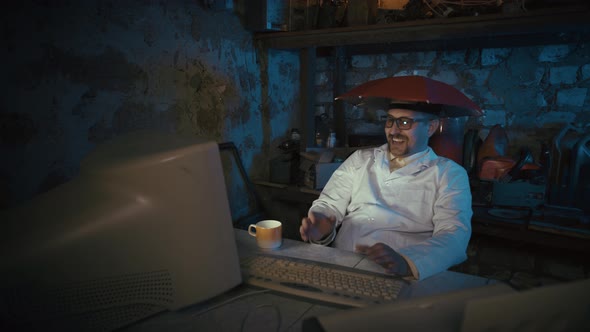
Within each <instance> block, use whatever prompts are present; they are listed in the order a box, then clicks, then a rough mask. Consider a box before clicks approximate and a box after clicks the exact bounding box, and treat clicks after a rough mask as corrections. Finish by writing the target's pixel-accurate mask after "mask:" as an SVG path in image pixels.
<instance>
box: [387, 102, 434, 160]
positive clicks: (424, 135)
mask: <svg viewBox="0 0 590 332" xmlns="http://www.w3.org/2000/svg"><path fill="white" fill-rule="evenodd" d="M387 114H388V116H389V117H393V118H396V119H399V118H408V119H411V120H414V123H413V124H412V127H411V128H410V129H399V128H398V126H397V124H396V123H393V125H392V126H391V127H390V128H387V125H386V126H385V136H386V137H387V144H388V146H389V151H390V152H391V153H392V154H393V155H394V156H396V157H404V156H409V155H411V154H414V153H417V152H420V151H424V150H425V149H426V147H427V146H428V138H429V137H430V136H432V134H434V132H435V131H436V129H437V128H438V125H439V122H438V120H432V121H428V115H427V114H424V113H421V112H416V111H411V110H406V109H400V108H392V109H390V110H389V111H387ZM390 119H391V118H390Z"/></svg>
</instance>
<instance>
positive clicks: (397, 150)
mask: <svg viewBox="0 0 590 332" xmlns="http://www.w3.org/2000/svg"><path fill="white" fill-rule="evenodd" d="M389 152H391V154H392V155H394V156H396V157H402V156H405V155H406V154H408V148H407V147H405V146H404V147H400V146H391V144H390V145H389Z"/></svg>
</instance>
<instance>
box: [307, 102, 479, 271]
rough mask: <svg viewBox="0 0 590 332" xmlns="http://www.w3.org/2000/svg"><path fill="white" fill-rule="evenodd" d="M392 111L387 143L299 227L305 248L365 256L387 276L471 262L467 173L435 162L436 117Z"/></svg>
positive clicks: (340, 180) (346, 168)
mask: <svg viewBox="0 0 590 332" xmlns="http://www.w3.org/2000/svg"><path fill="white" fill-rule="evenodd" d="M420 110H421V108H420V106H419V105H413V104H408V105H405V104H401V105H400V104H392V105H391V106H390V109H389V110H388V114H387V120H386V122H385V135H386V137H387V144H385V145H383V146H380V147H377V148H371V149H363V150H357V151H355V152H354V153H353V154H352V155H351V156H350V157H349V158H348V159H347V160H346V161H345V162H344V163H342V165H341V166H340V167H339V168H338V169H337V170H336V171H335V172H334V174H333V175H332V177H331V178H330V180H329V181H328V183H327V184H326V186H325V188H324V189H323V191H322V193H321V194H320V196H319V198H318V199H317V200H315V201H314V202H313V204H312V206H311V208H310V209H309V213H308V216H307V217H305V218H303V219H302V221H301V227H300V230H299V231H300V234H301V238H302V239H303V240H304V241H309V242H311V243H318V244H323V245H328V244H331V243H333V246H335V247H336V248H340V249H344V250H349V251H357V252H360V253H363V254H366V255H367V257H368V258H369V259H371V260H372V261H374V262H375V263H377V264H379V265H381V266H383V267H384V268H385V270H386V271H387V272H388V273H392V274H397V275H401V276H407V277H413V278H415V279H424V278H427V277H429V276H431V275H433V274H436V273H439V272H441V271H444V270H446V269H448V268H449V267H451V266H453V265H455V264H458V263H461V262H462V261H464V260H465V259H466V254H465V251H466V248H467V244H468V242H469V238H470V236H471V216H472V214H473V212H472V209H471V192H470V188H469V179H468V177H467V173H466V171H465V170H464V169H463V167H461V166H460V165H458V164H457V163H455V162H453V161H452V160H450V159H447V158H443V157H439V156H437V155H436V154H435V153H434V151H433V150H432V149H431V148H430V147H428V139H429V138H430V136H432V134H434V132H435V131H436V130H437V129H438V126H439V120H438V118H437V117H436V116H435V115H432V114H429V113H425V112H420Z"/></svg>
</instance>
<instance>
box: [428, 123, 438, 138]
mask: <svg viewBox="0 0 590 332" xmlns="http://www.w3.org/2000/svg"><path fill="white" fill-rule="evenodd" d="M439 128H440V121H439V119H433V120H430V121H429V122H428V137H431V136H432V135H434V133H435V132H437V131H438V129H439Z"/></svg>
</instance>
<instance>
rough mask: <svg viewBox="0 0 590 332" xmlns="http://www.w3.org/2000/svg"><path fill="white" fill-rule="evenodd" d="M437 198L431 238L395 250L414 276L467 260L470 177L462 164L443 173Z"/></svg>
mask: <svg viewBox="0 0 590 332" xmlns="http://www.w3.org/2000/svg"><path fill="white" fill-rule="evenodd" d="M452 166H453V165H452ZM437 197H438V198H437V199H436V201H435V204H434V207H433V209H434V217H433V220H432V222H433V224H434V230H433V235H432V238H430V239H428V240H426V241H424V242H422V243H420V244H416V245H412V246H408V247H405V248H401V249H399V250H398V252H399V253H400V254H401V255H402V256H403V257H404V258H406V260H408V261H409V263H410V264H409V265H410V266H411V267H413V270H415V271H413V272H414V276H415V277H416V278H417V279H424V278H427V277H429V276H431V275H433V274H436V273H439V272H442V271H444V270H446V269H448V268H449V267H451V266H453V265H455V264H459V263H461V262H463V261H464V260H465V259H466V254H465V252H466V249H467V244H468V243H469V239H470V237H471V216H472V215H473V211H472V208H471V190H470V187H469V178H468V177H467V173H466V172H465V170H464V169H463V168H462V167H461V166H459V165H454V166H453V167H449V168H448V169H447V170H446V171H444V172H443V176H442V178H441V181H440V186H439V188H438V193H437ZM412 265H413V266H412ZM416 274H417V275H416Z"/></svg>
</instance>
